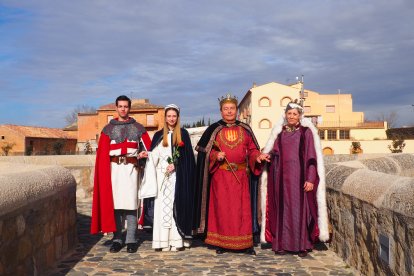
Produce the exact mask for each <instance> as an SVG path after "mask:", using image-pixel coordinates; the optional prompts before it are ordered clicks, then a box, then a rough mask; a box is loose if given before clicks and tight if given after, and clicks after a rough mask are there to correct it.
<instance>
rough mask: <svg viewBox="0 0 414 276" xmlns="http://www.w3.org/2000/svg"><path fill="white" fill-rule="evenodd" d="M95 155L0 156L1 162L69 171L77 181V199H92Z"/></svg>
mask: <svg viewBox="0 0 414 276" xmlns="http://www.w3.org/2000/svg"><path fill="white" fill-rule="evenodd" d="M95 158H96V156H95V155H50V156H0V164H1V162H9V163H17V164H30V165H58V166H62V167H64V168H66V169H68V170H69V171H70V172H71V173H72V175H73V177H74V178H75V181H76V184H77V186H76V197H77V198H88V197H91V195H92V191H93V178H94V173H95Z"/></svg>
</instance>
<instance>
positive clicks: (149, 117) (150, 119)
mask: <svg viewBox="0 0 414 276" xmlns="http://www.w3.org/2000/svg"><path fill="white" fill-rule="evenodd" d="M153 125H154V114H147V126H153Z"/></svg>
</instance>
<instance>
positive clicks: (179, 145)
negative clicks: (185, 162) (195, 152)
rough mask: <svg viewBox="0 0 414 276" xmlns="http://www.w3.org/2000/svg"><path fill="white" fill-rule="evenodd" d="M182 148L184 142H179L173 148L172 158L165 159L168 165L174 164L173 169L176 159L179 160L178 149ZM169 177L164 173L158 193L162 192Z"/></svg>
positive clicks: (168, 174) (168, 173) (167, 173)
mask: <svg viewBox="0 0 414 276" xmlns="http://www.w3.org/2000/svg"><path fill="white" fill-rule="evenodd" d="M182 147H184V142H183V141H181V142H180V143H178V145H176V146H175V147H174V150H173V154H172V156H168V158H167V162H168V164H174V167H175V166H177V163H178V158H180V151H179V149H180V148H182ZM170 175H171V173H170V172H168V171H166V172H165V174H164V180H163V181H162V183H161V188H160V191H161V190H162V188H163V186H164V183H165V181H166V180H167V179H168V178H169V177H170Z"/></svg>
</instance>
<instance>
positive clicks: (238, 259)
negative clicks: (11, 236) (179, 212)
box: [49, 201, 359, 276]
mask: <svg viewBox="0 0 414 276" xmlns="http://www.w3.org/2000/svg"><path fill="white" fill-rule="evenodd" d="M77 207H78V221H77V223H78V235H79V236H78V237H79V243H78V245H77V247H76V250H75V251H74V252H73V253H72V254H71V255H68V256H66V257H65V258H63V260H62V261H61V262H60V263H58V264H57V265H56V267H55V269H53V270H52V271H50V273H49V275H97V276H98V275H315V276H316V275H359V274H358V273H357V272H356V271H355V270H353V269H352V268H350V267H348V266H347V265H346V264H345V263H344V262H343V261H342V260H341V259H340V258H339V257H338V256H336V255H335V253H334V252H333V251H331V250H329V249H327V248H326V247H325V246H322V248H319V249H315V250H314V251H313V252H311V253H310V254H309V255H308V256H307V257H306V258H300V257H298V256H297V255H284V256H280V255H275V254H274V253H273V251H271V250H270V249H261V248H260V247H257V248H256V252H257V255H256V256H248V255H244V254H239V253H224V254H223V255H219V256H217V255H216V253H215V250H213V249H209V248H207V247H206V246H204V245H203V243H202V242H201V241H198V240H196V241H194V243H193V246H192V247H191V248H190V249H186V250H184V251H178V252H155V251H154V250H153V249H151V234H150V233H146V232H145V231H140V232H139V234H138V237H139V248H138V252H136V253H132V254H129V253H127V252H126V247H124V248H123V249H122V250H121V251H120V252H119V253H110V252H109V248H110V246H111V235H107V236H103V235H90V234H89V224H90V212H91V202H90V201H78V203H77Z"/></svg>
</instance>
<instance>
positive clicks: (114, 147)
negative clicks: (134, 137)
mask: <svg viewBox="0 0 414 276" xmlns="http://www.w3.org/2000/svg"><path fill="white" fill-rule="evenodd" d="M109 147H110V150H117V149H121V155H125V154H127V153H128V149H137V148H138V142H128V141H127V140H126V139H125V141H124V142H122V143H119V144H111V145H110V146H109Z"/></svg>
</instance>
